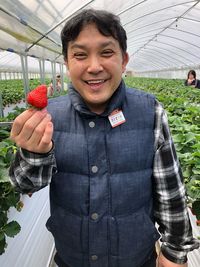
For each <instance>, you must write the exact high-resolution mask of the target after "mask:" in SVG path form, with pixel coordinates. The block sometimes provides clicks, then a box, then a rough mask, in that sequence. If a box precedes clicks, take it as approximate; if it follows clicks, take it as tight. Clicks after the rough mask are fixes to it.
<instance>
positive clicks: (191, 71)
mask: <svg viewBox="0 0 200 267" xmlns="http://www.w3.org/2000/svg"><path fill="white" fill-rule="evenodd" d="M190 74H192V75H193V76H194V78H195V79H196V71H195V70H190V71H189V72H188V76H187V78H188V79H189V76H190Z"/></svg>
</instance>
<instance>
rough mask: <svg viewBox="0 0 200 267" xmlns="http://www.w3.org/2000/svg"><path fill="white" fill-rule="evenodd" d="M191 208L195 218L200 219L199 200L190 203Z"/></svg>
mask: <svg viewBox="0 0 200 267" xmlns="http://www.w3.org/2000/svg"><path fill="white" fill-rule="evenodd" d="M192 210H193V212H194V214H196V217H197V220H200V200H199V201H195V202H193V203H192Z"/></svg>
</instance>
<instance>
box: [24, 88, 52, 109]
mask: <svg viewBox="0 0 200 267" xmlns="http://www.w3.org/2000/svg"><path fill="white" fill-rule="evenodd" d="M27 102H28V104H29V105H31V106H32V107H34V108H37V109H43V108H45V107H46V106H47V104H48V99H47V86H46V85H45V84H42V85H39V86H38V87H36V88H35V89H34V90H32V91H31V92H29V93H28V96H27Z"/></svg>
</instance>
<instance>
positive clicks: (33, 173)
mask: <svg viewBox="0 0 200 267" xmlns="http://www.w3.org/2000/svg"><path fill="white" fill-rule="evenodd" d="M56 171H57V170H56V160H55V156H54V149H52V150H51V151H50V152H49V153H46V154H36V153H32V152H29V151H27V150H24V149H21V148H20V149H19V150H18V151H17V153H16V155H15V159H14V161H13V162H12V164H11V166H10V169H9V176H10V181H11V183H12V184H13V186H14V187H15V188H16V190H17V191H19V192H21V193H33V192H36V191H38V190H40V189H41V188H43V187H45V186H47V185H48V184H49V183H50V182H51V177H52V174H54V173H56Z"/></svg>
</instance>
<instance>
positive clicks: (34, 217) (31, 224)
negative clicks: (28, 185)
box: [0, 187, 54, 267]
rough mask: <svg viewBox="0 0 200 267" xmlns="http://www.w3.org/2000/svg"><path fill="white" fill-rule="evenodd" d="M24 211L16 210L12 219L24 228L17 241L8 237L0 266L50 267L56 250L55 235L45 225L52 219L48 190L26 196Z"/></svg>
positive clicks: (24, 198)
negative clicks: (49, 218) (53, 236)
mask: <svg viewBox="0 0 200 267" xmlns="http://www.w3.org/2000/svg"><path fill="white" fill-rule="evenodd" d="M22 201H23V203H24V207H23V209H22V211H21V212H18V211H16V210H15V209H13V210H11V212H10V214H9V219H10V220H16V221H17V222H18V223H19V224H20V225H21V231H20V233H19V234H18V235H16V236H15V237H14V238H8V239H7V243H8V247H7V249H6V252H5V253H4V254H3V255H1V256H0V266H1V267H48V266H49V263H50V261H51V257H52V253H53V250H54V242H53V238H52V235H51V234H50V233H49V232H48V231H47V229H46V227H45V223H46V221H47V219H48V217H49V188H48V187H46V188H44V189H42V190H40V191H39V192H37V193H35V194H33V195H32V197H31V198H29V197H28V196H24V197H23V199H22Z"/></svg>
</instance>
